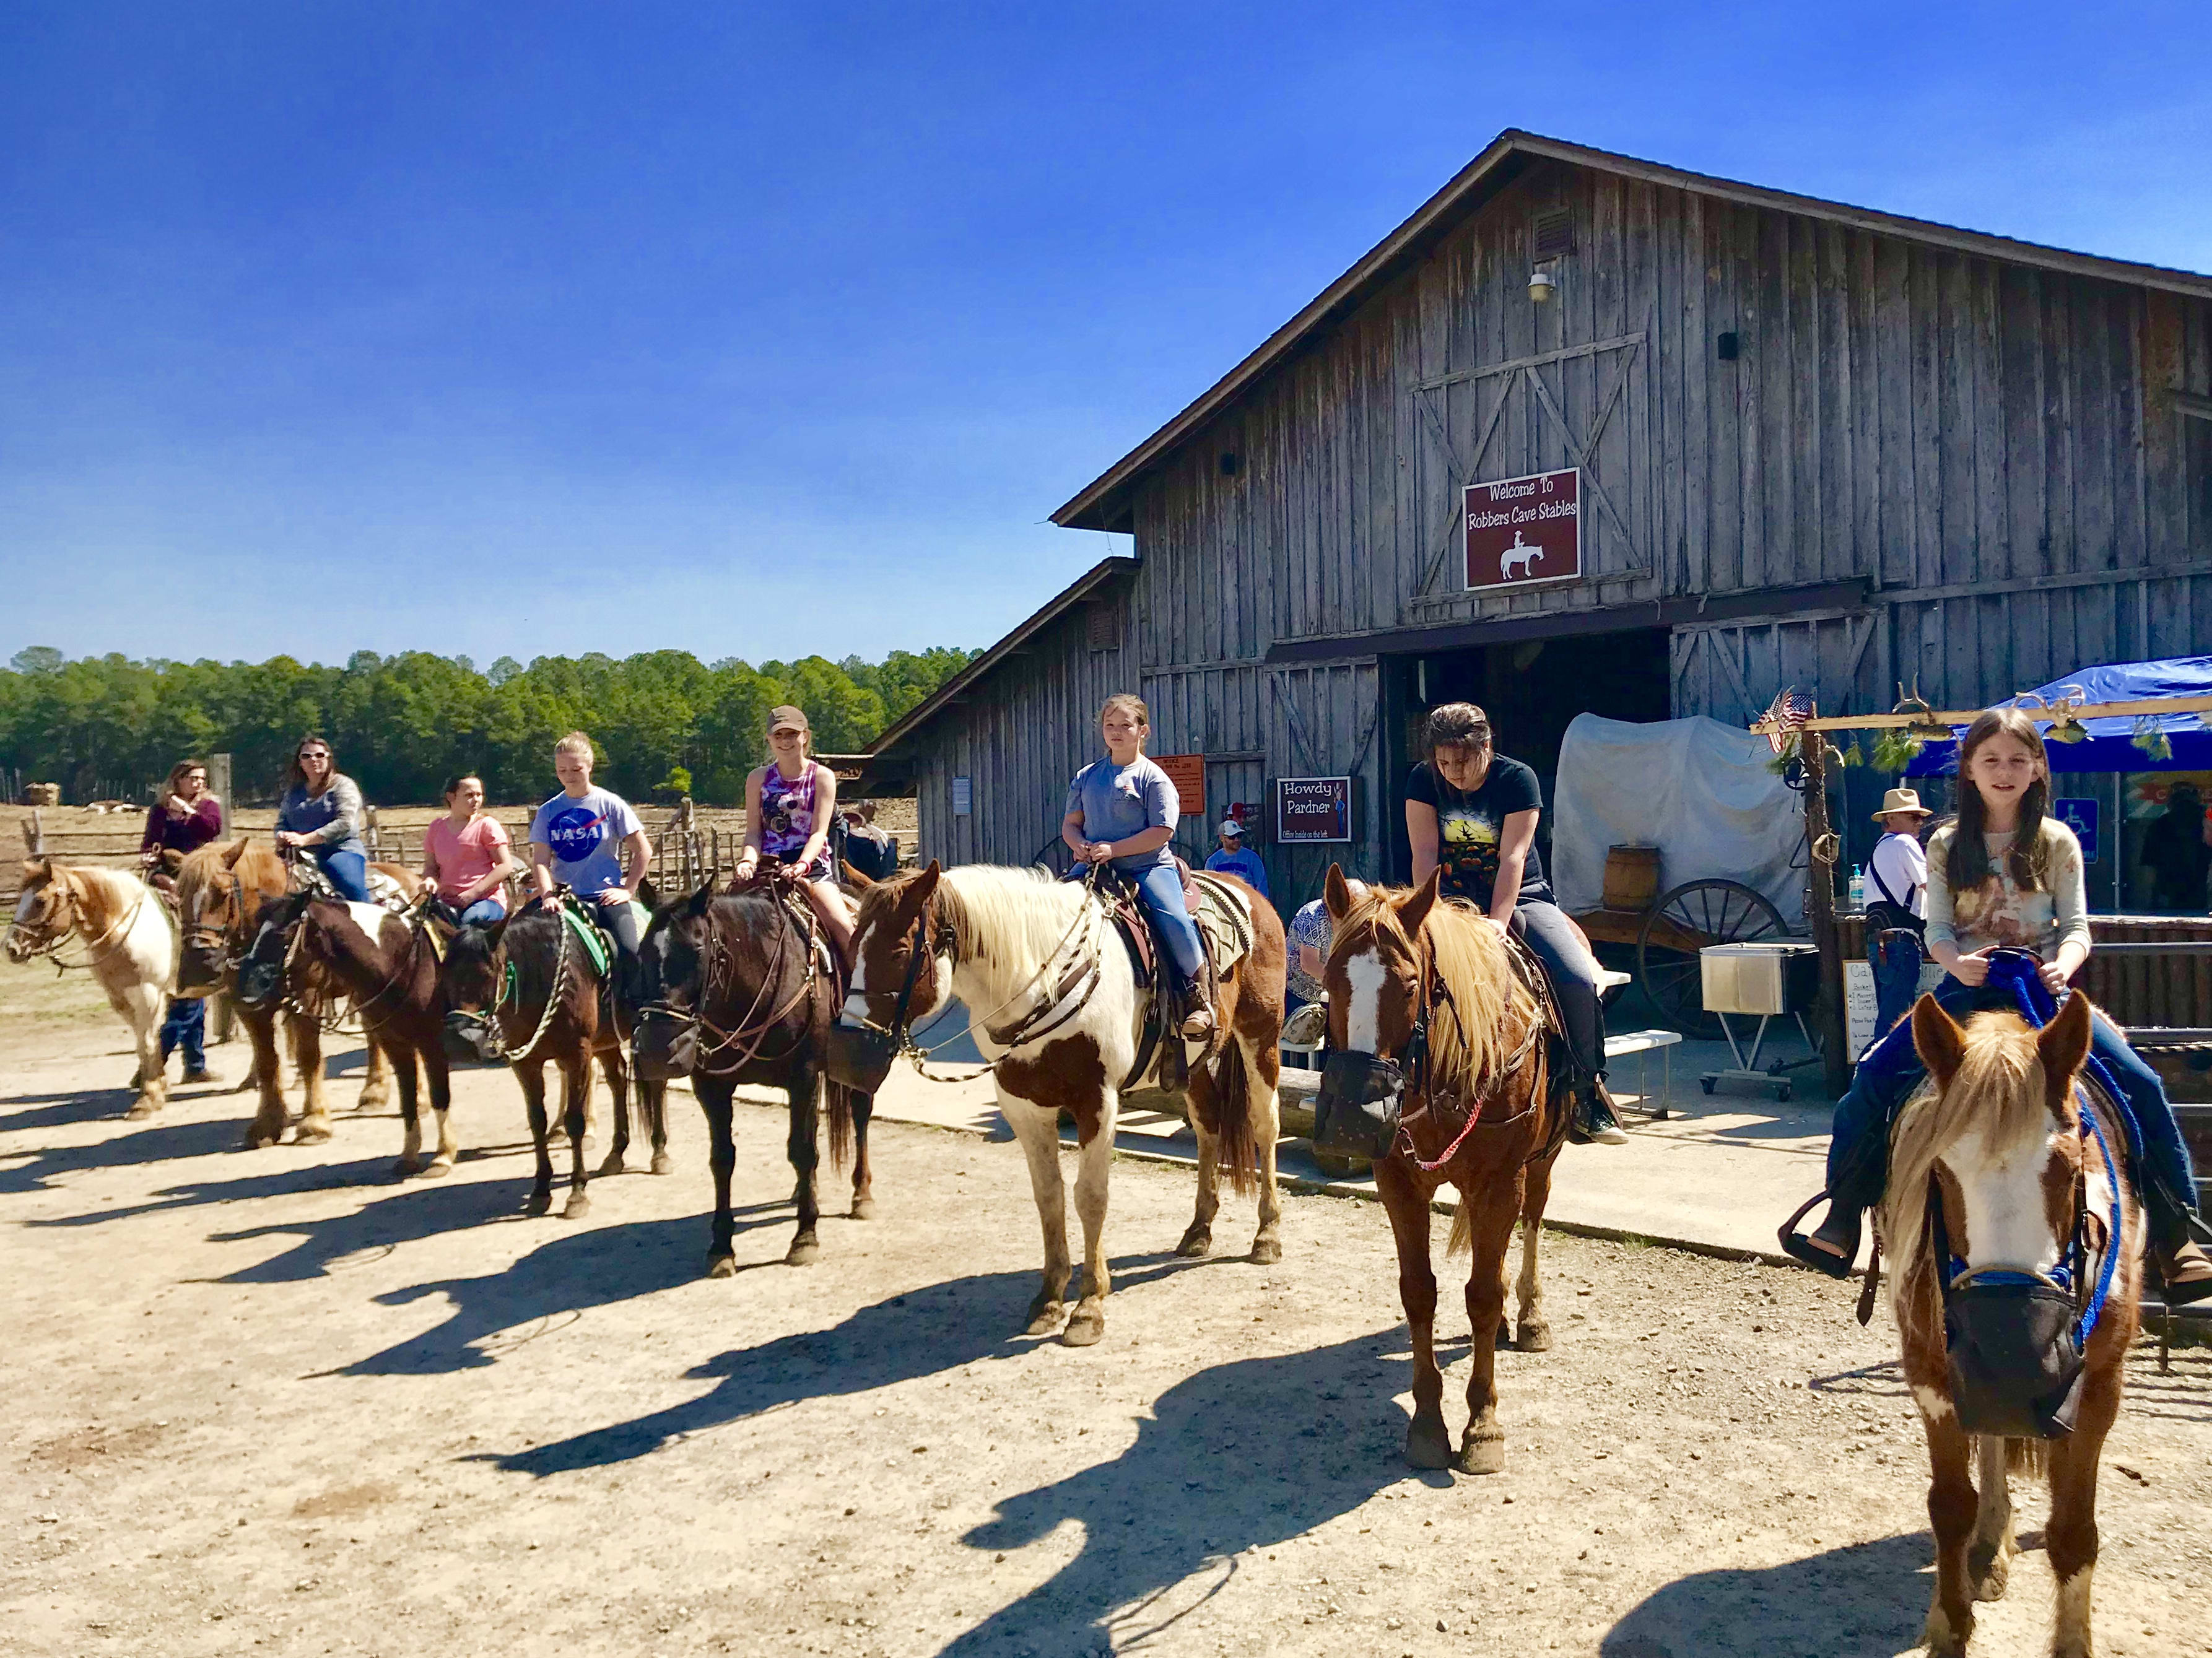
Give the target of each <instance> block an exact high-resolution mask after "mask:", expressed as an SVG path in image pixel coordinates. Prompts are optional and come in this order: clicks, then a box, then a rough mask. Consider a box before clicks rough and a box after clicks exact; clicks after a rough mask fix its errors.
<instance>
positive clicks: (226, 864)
mask: <svg viewBox="0 0 2212 1658" xmlns="http://www.w3.org/2000/svg"><path fill="white" fill-rule="evenodd" d="M369 867H370V868H371V869H373V870H374V871H376V872H378V873H380V874H382V875H386V876H389V877H391V878H392V880H393V881H395V882H397V883H398V885H399V888H400V890H402V891H403V892H405V893H406V894H407V895H408V896H410V897H412V896H414V895H415V893H416V891H417V890H419V888H420V885H421V883H420V882H419V881H418V880H417V879H416V876H415V875H414V873H413V872H411V871H409V870H405V869H403V868H400V867H399V866H398V865H394V864H372V865H369ZM176 884H177V908H178V914H179V920H180V921H181V923H182V926H183V930H184V941H183V945H182V948H181V950H179V954H178V957H177V994H179V996H210V995H213V994H215V993H217V992H218V991H220V992H223V993H230V992H232V991H233V990H234V987H235V985H236V983H237V978H238V969H239V965H240V963H241V962H243V961H244V960H245V957H246V950H248V949H249V948H250V947H251V946H252V943H253V940H254V938H255V937H256V935H257V934H258V932H259V931H260V927H261V912H262V908H263V907H264V905H267V904H270V903H273V902H276V900H278V899H280V898H282V897H283V896H284V895H285V894H286V892H287V891H289V890H290V886H291V871H290V869H289V866H288V865H286V864H285V862H284V860H283V859H282V858H280V857H279V856H278V855H277V853H276V847H272V846H270V844H269V843H268V842H267V841H260V840H254V839H252V838H250V837H247V836H240V838H239V839H237V840H235V841H228V842H224V841H216V842H215V843H213V844H212V845H210V846H204V847H201V848H200V849H199V850H198V851H197V852H194V853H191V854H189V855H188V856H187V857H186V858H185V860H184V862H183V863H182V864H181V865H179V867H178V870H177V874H176ZM286 1000H287V999H286V998H284V997H281V996H280V997H275V998H272V999H270V1000H269V1001H268V1002H266V1003H264V1004H263V1005H260V1006H258V1007H249V1006H246V1005H244V1004H242V1003H240V1002H238V1001H237V999H236V998H235V996H233V999H232V1005H233V1006H234V1008H235V1009H236V1011H237V1013H238V1016H239V1021H240V1023H242V1024H244V1025H245V1027H246V1037H247V1039H248V1040H249V1041H250V1042H252V1045H253V1069H252V1072H250V1073H249V1075H248V1077H247V1078H246V1084H241V1085H242V1086H243V1085H252V1086H256V1087H258V1089H259V1090H260V1095H261V1102H260V1109H259V1110H258V1111H257V1112H256V1113H255V1114H254V1118H253V1121H252V1122H251V1123H249V1124H247V1125H246V1150H247V1151H256V1150H258V1149H259V1148H260V1147H262V1146H264V1145H276V1143H277V1142H278V1141H280V1140H282V1139H283V1138H284V1128H285V1125H286V1123H287V1121H289V1113H288V1111H287V1108H286V1107H285V1104H284V1089H283V1083H282V1081H281V1078H282V1075H283V1072H282V1069H281V1066H280V1064H279V1061H278V1059H277V1055H276V1027H277V1023H278V1021H279V1020H280V1019H281V1020H282V1021H283V1026H284V1032H285V1035H286V1036H287V1038H288V1039H289V1047H290V1050H291V1054H292V1059H293V1061H294V1063H295V1065H296V1066H297V1067H298V1069H299V1073H300V1084H301V1091H302V1093H303V1094H304V1096H305V1099H304V1102H303V1104H302V1106H301V1114H300V1127H299V1133H298V1134H297V1136H296V1139H297V1141H298V1143H299V1144H301V1145H313V1144H314V1143H316V1142H318V1141H320V1140H326V1139H330V1137H331V1114H330V1105H329V1102H327V1100H325V1097H324V1092H323V1082H324V1077H323V1037H322V1030H321V1029H320V1027H319V1026H318V1025H317V1024H316V1023H315V1021H314V1020H313V1018H311V1017H308V1016H307V1015H306V1014H304V1013H302V1012H300V1011H297V1008H296V1006H291V1007H288V1006H287V1005H286ZM391 1097H392V1076H391V1072H390V1069H389V1067H387V1066H386V1064H385V1059H384V1052H383V1050H382V1049H381V1048H378V1047H377V1046H376V1044H375V1043H374V1042H372V1043H370V1044H369V1048H368V1076H367V1077H366V1078H364V1079H363V1080H362V1087H361V1098H360V1100H359V1102H357V1103H356V1107H355V1108H356V1110H360V1111H374V1110H376V1109H378V1108H380V1107H382V1106H383V1105H384V1104H385V1103H386V1102H388V1101H389V1100H390V1099H391Z"/></svg>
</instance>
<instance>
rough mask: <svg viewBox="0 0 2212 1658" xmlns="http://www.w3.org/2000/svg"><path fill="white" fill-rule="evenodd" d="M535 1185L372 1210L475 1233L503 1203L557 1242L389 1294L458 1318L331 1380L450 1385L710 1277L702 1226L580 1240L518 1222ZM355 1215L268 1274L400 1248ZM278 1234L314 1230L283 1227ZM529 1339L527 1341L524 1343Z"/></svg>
mask: <svg viewBox="0 0 2212 1658" xmlns="http://www.w3.org/2000/svg"><path fill="white" fill-rule="evenodd" d="M528 1187H529V1182H528V1181H527V1180H518V1181H513V1182H506V1181H499V1182H490V1181H477V1182H471V1184H469V1185H467V1186H465V1187H447V1188H442V1195H444V1196H447V1197H448V1198H453V1199H457V1200H456V1201H454V1202H452V1203H449V1204H446V1205H443V1206H441V1207H440V1208H439V1209H437V1210H435V1211H427V1210H426V1211H423V1212H419V1213H417V1212H410V1211H408V1210H407V1205H408V1204H410V1203H413V1202H415V1201H416V1198H415V1197H414V1196H413V1195H410V1198H409V1199H406V1200H404V1202H403V1200H401V1199H393V1200H392V1202H390V1203H387V1204H382V1205H374V1206H372V1208H374V1209H389V1210H392V1211H394V1212H396V1218H398V1220H400V1221H401V1222H402V1223H403V1224H405V1223H409V1222H410V1221H411V1222H412V1223H413V1224H417V1225H424V1226H430V1227H432V1228H433V1230H447V1228H448V1227H451V1228H456V1229H458V1228H462V1227H466V1226H471V1225H474V1224H477V1223H478V1222H480V1221H483V1220H485V1219H489V1218H495V1216H492V1215H486V1214H484V1213H483V1212H481V1211H482V1209H483V1208H484V1207H489V1208H492V1209H494V1210H501V1206H503V1212H505V1213H506V1214H507V1215H508V1216H509V1217H511V1218H513V1223H514V1224H516V1225H521V1226H535V1227H542V1228H544V1229H545V1230H546V1232H547V1233H548V1235H549V1236H548V1241H547V1242H545V1243H544V1244H542V1245H540V1246H539V1247H538V1248H535V1249H532V1251H530V1253H529V1254H526V1255H523V1256H521V1257H520V1259H518V1260H514V1261H513V1262H512V1263H511V1264H510V1265H508V1266H507V1267H505V1268H504V1269H502V1270H501V1271H500V1272H486V1273H484V1274H483V1275H482V1276H480V1277H477V1278H439V1279H435V1280H433V1281H431V1282H428V1283H424V1284H409V1285H407V1286H406V1287H405V1288H404V1289H399V1290H387V1291H385V1292H384V1293H383V1294H381V1295H379V1296H377V1297H375V1298H374V1299H375V1300H376V1302H377V1303H378V1304H379V1305H380V1306H384V1307H404V1306H408V1305H410V1304H411V1303H415V1302H417V1301H421V1300H422V1299H424V1298H425V1297H429V1296H443V1297H445V1298H446V1299H447V1302H448V1303H450V1304H451V1306H452V1309H453V1310H452V1312H451V1314H450V1315H448V1316H447V1319H446V1321H445V1322H443V1323H442V1324H440V1325H438V1326H437V1327H435V1328H434V1329H431V1330H428V1331H425V1332H423V1333H422V1334H420V1335H416V1336H410V1337H409V1338H408V1339H406V1340H404V1341H403V1342H400V1343H399V1344H398V1345H395V1346H392V1347H387V1348H386V1349H384V1350H383V1351H380V1352H376V1353H372V1354H370V1355H369V1356H368V1357H366V1358H361V1359H356V1360H355V1361H354V1362H353V1363H350V1364H345V1365H341V1366H340V1367H338V1368H337V1370H331V1371H329V1372H326V1373H325V1374H328V1375H331V1376H447V1375H451V1374H453V1373H454V1372H456V1371H460V1370H480V1369H482V1368H483V1367H484V1366H486V1365H488V1364H491V1363H495V1360H496V1357H497V1355H498V1353H499V1352H501V1351H505V1350H506V1349H507V1348H509V1347H512V1346H516V1345H520V1341H521V1340H526V1339H530V1337H531V1336H532V1335H535V1334H538V1333H543V1332H544V1329H545V1328H546V1327H549V1325H550V1323H551V1322H552V1321H555V1320H562V1321H566V1322H570V1323H573V1322H574V1321H575V1320H576V1319H578V1318H580V1317H581V1316H583V1315H584V1314H586V1313H587V1312H589V1311H591V1310H592V1309H594V1308H599V1307H611V1306H615V1305H617V1304H619V1303H623V1302H625V1301H634V1300H636V1299H638V1298H639V1297H643V1296H649V1295H653V1294H656V1293H658V1292H659V1291H663V1290H671V1289H674V1288H675V1287H676V1286H677V1285H678V1284H689V1283H690V1282H691V1281H692V1280H694V1279H695V1278H698V1277H699V1276H700V1272H701V1260H702V1244H703V1241H704V1239H705V1237H706V1234H707V1224H706V1222H705V1219H704V1218H702V1217H701V1216H698V1215H681V1216H671V1217H669V1218H665V1219H660V1220H648V1221H631V1222H628V1223H625V1224H621V1225H616V1226H600V1227H593V1228H592V1229H590V1230H584V1231H579V1230H574V1228H573V1226H570V1225H567V1224H563V1223H562V1222H560V1221H556V1220H547V1219H526V1218H522V1217H520V1216H519V1215H515V1214H514V1211H515V1210H516V1209H517V1208H518V1207H520V1203H521V1199H522V1195H523V1193H525V1192H526V1190H527V1189H528ZM460 1193H489V1195H488V1196H480V1197H479V1198H478V1199H477V1206H478V1207H477V1212H471V1210H470V1208H469V1206H468V1205H467V1204H466V1203H465V1201H460V1200H458V1199H459V1194H460ZM790 1208H791V1206H790V1204H789V1203H788V1202H782V1203H761V1204H756V1205H753V1206H750V1208H749V1209H744V1210H740V1211H738V1213H739V1214H740V1215H741V1216H744V1217H746V1218H743V1219H740V1220H739V1222H738V1229H737V1230H738V1231H740V1232H744V1231H747V1230H751V1229H753V1228H755V1227H760V1226H787V1225H789V1224H791V1220H790V1213H789V1211H790ZM349 1219H350V1220H357V1221H358V1222H359V1223H360V1224H357V1225H349V1224H340V1225H337V1226H335V1227H330V1228H325V1229H319V1230H318V1231H317V1232H316V1234H315V1235H314V1236H312V1237H311V1238H309V1239H308V1240H307V1241H306V1242H303V1245H302V1249H303V1250H304V1251H305V1253H304V1254H301V1255H300V1258H299V1259H297V1260H292V1259H291V1257H290V1256H284V1257H279V1258H278V1260H277V1261H275V1262H270V1263H269V1264H268V1266H265V1267H264V1268H262V1269H260V1270H262V1271H264V1272H267V1271H270V1270H272V1269H275V1268H277V1267H279V1266H283V1265H284V1264H285V1263H286V1262H287V1261H289V1262H290V1266H289V1268H287V1272H288V1275H290V1274H291V1273H295V1272H296V1273H298V1274H300V1275H305V1273H306V1272H307V1269H308V1268H310V1267H312V1266H314V1264H315V1263H317V1262H318V1261H320V1262H328V1261H331V1260H343V1259H345V1258H346V1257H347V1256H348V1255H349V1254H352V1253H354V1252H356V1251H358V1250H362V1249H369V1248H378V1247H379V1246H380V1245H382V1244H384V1243H386V1242H393V1241H394V1240H392V1239H391V1238H390V1237H389V1236H387V1234H388V1230H389V1223H388V1222H386V1221H385V1220H384V1219H383V1218H372V1217H371V1216H370V1212H369V1211H368V1210H363V1211H362V1212H361V1215H360V1216H359V1217H354V1218H349ZM556 1229H558V1230H557V1231H556ZM266 1230H270V1231H283V1230H302V1229H300V1228H296V1227H287V1226H278V1227H272V1228H269V1229H266ZM241 1236H243V1235H241ZM226 1281H228V1282H236V1281H240V1279H235V1278H234V1279H231V1280H226ZM518 1332H520V1333H521V1334H520V1336H519V1337H518V1336H517V1335H516V1333H518ZM502 1338H508V1339H502Z"/></svg>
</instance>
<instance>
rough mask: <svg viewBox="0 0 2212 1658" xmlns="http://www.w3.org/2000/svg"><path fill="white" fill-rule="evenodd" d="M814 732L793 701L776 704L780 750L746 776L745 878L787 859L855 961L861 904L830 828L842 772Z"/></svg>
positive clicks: (775, 737) (842, 952) (771, 726)
mask: <svg viewBox="0 0 2212 1658" xmlns="http://www.w3.org/2000/svg"><path fill="white" fill-rule="evenodd" d="M813 736H814V734H813V732H812V731H811V729H810V728H809V727H808V726H807V724H806V716H805V714H802V713H800V712H799V710H798V709H797V708H793V707H792V706H791V705H790V704H789V703H784V704H782V705H781V707H778V708H771V709H769V716H768V746H769V752H770V753H771V754H772V755H773V756H775V757H774V758H773V759H771V760H770V761H769V763H768V764H767V765H765V766H762V767H759V768H757V769H755V770H754V771H753V772H751V773H750V774H749V775H748V776H747V777H746V778H745V847H744V851H743V852H741V853H738V867H737V884H738V885H739V886H746V885H749V884H751V882H752V880H753V878H754V877H755V875H756V874H757V872H759V869H760V865H761V860H762V859H763V858H768V859H773V860H774V861H775V862H776V863H778V864H780V865H782V866H783V868H784V870H785V871H786V872H787V873H788V874H790V875H791V876H792V877H793V878H794V879H796V880H797V881H798V882H799V887H800V890H803V891H804V892H805V894H806V902H808V903H809V904H811V906H812V907H813V909H814V913H815V914H817V916H819V917H820V918H821V920H822V925H823V928H824V929H825V930H826V931H827V932H829V941H830V943H831V944H834V945H836V950H837V959H838V960H839V961H841V962H850V961H851V960H852V959H853V907H852V905H851V904H849V903H848V902H846V898H845V894H844V891H843V890H842V888H840V887H839V886H838V884H837V872H836V869H835V868H834V867H832V865H831V860H830V857H829V828H830V825H831V824H833V823H836V821H837V774H836V772H833V771H831V770H830V769H829V767H827V766H825V765H823V764H822V763H821V762H819V761H817V760H816V759H815V758H814V757H813V756H812V755H811V753H810V750H811V748H812V746H813Z"/></svg>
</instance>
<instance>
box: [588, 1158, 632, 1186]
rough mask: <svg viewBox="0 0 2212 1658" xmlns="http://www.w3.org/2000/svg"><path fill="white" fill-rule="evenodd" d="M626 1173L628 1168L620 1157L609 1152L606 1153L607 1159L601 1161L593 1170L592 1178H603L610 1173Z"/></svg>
mask: <svg viewBox="0 0 2212 1658" xmlns="http://www.w3.org/2000/svg"><path fill="white" fill-rule="evenodd" d="M628 1173H629V1169H626V1168H624V1167H623V1160H622V1158H621V1157H619V1156H617V1154H615V1153H613V1152H609V1153H608V1154H607V1160H606V1161H605V1163H601V1164H600V1165H599V1168H598V1169H596V1170H594V1171H593V1173H592V1179H593V1180H605V1179H606V1178H607V1177H608V1176H609V1175H627V1174H628Z"/></svg>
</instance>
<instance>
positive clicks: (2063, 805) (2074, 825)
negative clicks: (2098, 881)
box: [2051, 799, 2097, 864]
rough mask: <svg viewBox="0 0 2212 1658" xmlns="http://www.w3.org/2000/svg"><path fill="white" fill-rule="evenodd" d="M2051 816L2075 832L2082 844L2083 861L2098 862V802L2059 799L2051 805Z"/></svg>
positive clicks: (2088, 862)
mask: <svg viewBox="0 0 2212 1658" xmlns="http://www.w3.org/2000/svg"><path fill="white" fill-rule="evenodd" d="M2051 816H2053V817H2056V818H2057V820H2058V821H2059V822H2060V823H2063V824H2065V825H2066V827H2067V828H2068V829H2072V830H2073V831H2074V838H2075V840H2077V841H2080V842H2081V861H2082V862H2083V863H2085V864H2093V863H2095V862H2096V861H2097V802H2096V801H2094V800H2068V799H2057V800H2054V801H2052V802H2051Z"/></svg>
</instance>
